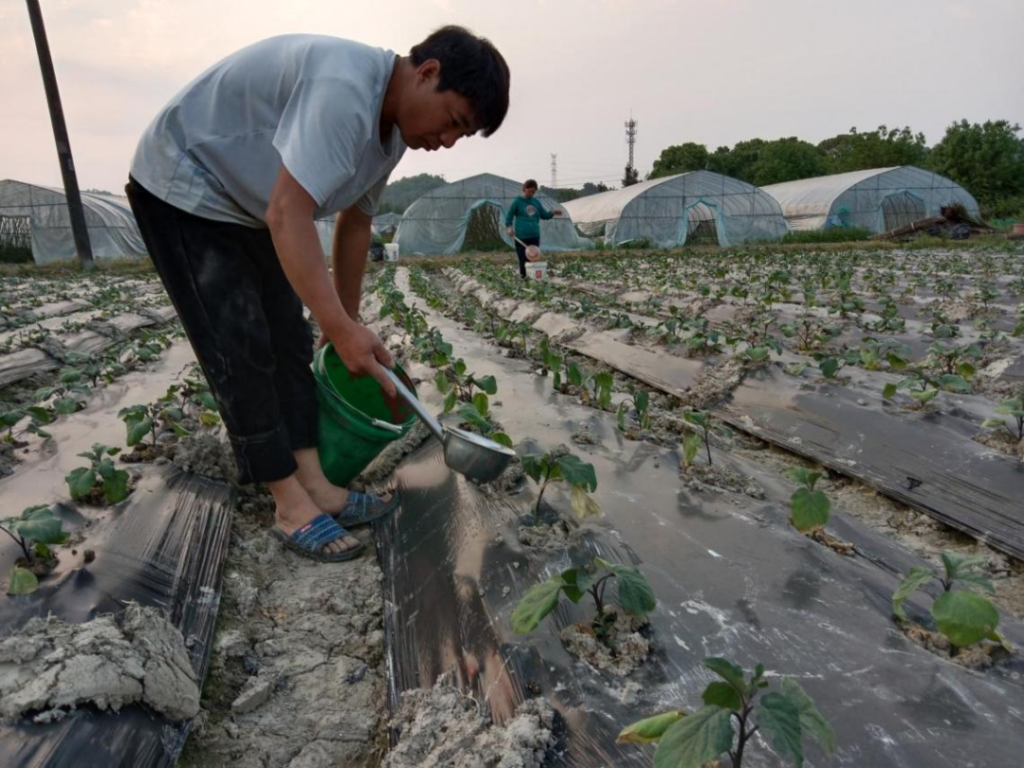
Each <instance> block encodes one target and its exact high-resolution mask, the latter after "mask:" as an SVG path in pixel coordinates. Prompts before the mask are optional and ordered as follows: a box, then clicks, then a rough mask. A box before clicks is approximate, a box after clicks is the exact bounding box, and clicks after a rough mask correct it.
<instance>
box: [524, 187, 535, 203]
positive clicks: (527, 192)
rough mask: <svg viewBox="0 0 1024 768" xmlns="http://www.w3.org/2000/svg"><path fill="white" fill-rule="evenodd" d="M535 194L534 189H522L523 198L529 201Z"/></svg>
mask: <svg viewBox="0 0 1024 768" xmlns="http://www.w3.org/2000/svg"><path fill="white" fill-rule="evenodd" d="M536 194H537V188H536V187H523V197H525V198H526V199H527V200H529V199H530V198H531V197H533V196H534V195H536Z"/></svg>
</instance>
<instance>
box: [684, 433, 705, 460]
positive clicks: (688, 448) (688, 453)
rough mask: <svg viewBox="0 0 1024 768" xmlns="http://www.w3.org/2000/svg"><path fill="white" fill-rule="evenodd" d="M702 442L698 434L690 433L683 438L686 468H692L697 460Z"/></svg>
mask: <svg viewBox="0 0 1024 768" xmlns="http://www.w3.org/2000/svg"><path fill="white" fill-rule="evenodd" d="M702 442H703V441H702V439H701V436H700V435H698V434H697V433H696V432H689V433H687V434H686V436H685V437H684V438H683V463H684V464H685V465H686V466H690V465H691V464H692V463H693V460H694V459H695V458H697V453H698V452H700V446H701V444H702Z"/></svg>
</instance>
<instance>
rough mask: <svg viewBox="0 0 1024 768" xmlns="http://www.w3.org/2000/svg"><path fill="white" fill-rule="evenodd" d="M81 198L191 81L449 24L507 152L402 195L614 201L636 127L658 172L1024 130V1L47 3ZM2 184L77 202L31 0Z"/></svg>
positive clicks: (429, 159) (452, 169) (412, 37)
mask: <svg viewBox="0 0 1024 768" xmlns="http://www.w3.org/2000/svg"><path fill="white" fill-rule="evenodd" d="M42 5H43V12H44V15H45V19H46V24H47V29H48V33H49V37H50V45H51V48H52V51H53V56H54V60H55V66H56V70H57V77H58V79H59V82H60V88H61V95H62V97H63V101H64V109H65V113H66V116H67V122H68V129H69V131H70V134H71V146H72V150H73V152H74V155H75V164H76V166H77V168H78V175H79V183H80V184H81V186H82V187H83V188H90V187H91V188H100V189H108V190H115V191H120V190H121V189H122V188H123V186H124V182H125V177H126V174H127V169H128V163H129V160H130V158H131V155H132V152H133V151H134V148H135V143H136V141H137V139H138V137H139V135H140V133H141V132H142V130H143V128H144V127H145V126H146V124H147V123H148V122H149V121H150V119H151V118H152V117H153V115H154V114H155V113H156V112H157V111H158V110H159V108H160V107H161V106H162V105H163V104H164V103H165V102H166V101H167V100H168V99H169V98H170V97H171V96H172V95H173V94H174V93H175V92H176V91H177V90H178V89H179V88H180V87H181V86H182V85H184V84H185V83H186V82H188V81H189V80H190V79H192V78H193V77H194V76H195V75H197V74H198V73H199V72H200V71H202V70H203V69H205V68H206V67H207V66H209V65H210V64H212V63H214V62H215V61H217V60H218V59H220V58H222V57H223V56H225V55H227V54H229V53H231V52H233V51H235V50H237V49H238V48H241V47H243V46H245V45H247V44H249V43H252V42H255V41H257V40H260V39H262V38H265V37H270V36H273V35H276V34H282V33H287V32H315V33H322V34H330V35H336V36H339V37H349V38H352V39H356V40H360V41H363V42H366V43H370V44H373V45H379V46H381V47H385V48H390V49H392V50H395V51H397V52H399V53H402V54H405V53H407V52H408V50H409V48H410V47H411V46H412V45H414V44H415V43H416V42H418V41H419V40H421V39H422V38H423V37H425V36H426V34H428V33H429V32H430V31H431V30H433V29H434V28H436V27H438V26H440V25H442V24H449V23H458V24H463V25H465V26H468V27H470V28H471V29H473V30H474V31H475V32H477V33H478V34H482V35H484V36H487V37H489V38H490V39H491V40H492V41H493V42H494V43H495V44H496V45H497V46H498V48H499V49H500V50H501V51H502V53H503V54H504V56H505V58H506V59H507V60H508V62H509V66H510V67H511V69H512V106H511V109H510V112H509V116H508V118H507V119H506V121H505V124H504V126H503V127H502V128H501V130H500V131H498V133H497V134H496V135H495V136H493V137H492V138H490V139H482V138H472V139H468V140H465V141H463V142H460V143H459V144H458V145H456V147H455V148H454V149H452V150H449V151H441V152H437V153H432V154H430V155H427V154H426V153H423V152H408V153H407V154H406V157H405V159H404V160H403V161H402V164H401V165H400V166H399V167H398V169H397V170H396V171H395V174H394V175H393V176H392V179H397V178H399V177H402V176H407V175H412V174H416V173H421V172H430V173H440V174H443V175H444V176H445V178H447V179H448V180H454V179H458V178H462V177H464V176H470V175H473V174H475V173H481V172H484V171H489V172H492V173H498V174H502V175H505V176H509V177H512V178H515V179H524V178H526V177H528V176H534V177H536V178H537V179H538V180H539V181H541V183H548V182H549V180H550V176H551V171H550V165H551V162H550V155H551V154H552V153H557V155H558V179H559V185H560V186H579V185H580V184H582V183H583V182H584V181H587V180H593V181H598V180H604V181H606V182H609V183H610V182H615V181H616V180H618V179H620V178H621V176H622V168H623V166H624V165H625V163H626V144H625V135H624V128H623V122H624V121H625V120H626V119H627V118H628V117H629V114H630V111H632V114H633V117H634V118H635V119H636V120H637V121H638V123H639V136H638V141H637V150H636V165H637V167H638V169H639V170H640V173H641V174H645V173H647V172H648V171H649V170H650V168H651V164H652V163H653V162H654V160H655V158H656V157H657V156H658V154H659V153H660V151H661V150H662V149H663V148H664V147H665V146H667V145H669V144H678V143H681V142H684V141H696V142H701V143H704V144H707V145H708V147H709V148H711V149H714V148H715V147H717V146H720V145H731V144H734V143H735V142H737V141H740V140H743V139H749V138H753V137H760V138H778V137H781V136H793V135H796V136H799V137H801V138H804V139H807V140H810V141H814V142H817V141H820V140H821V139H823V138H826V137H828V136H832V135H835V134H836V133H839V132H843V131H846V130H848V129H849V128H850V127H851V126H857V127H858V128H859V129H861V130H870V129H873V128H875V127H877V126H878V125H879V124H882V123H884V124H886V125H889V126H895V125H905V124H907V125H910V126H911V127H912V128H913V129H914V130H915V131H923V132H924V133H925V135H926V137H927V139H928V142H929V144H933V143H935V142H936V141H938V140H939V139H940V138H941V137H942V134H943V131H944V130H945V127H946V126H947V125H948V124H949V123H950V122H951V121H953V120H958V119H960V118H967V119H968V120H971V121H984V120H986V119H999V118H1005V119H1008V120H1011V121H1014V122H1021V123H1024V0H973V1H972V0H959V1H957V2H947V1H946V0H769V1H765V0H637V1H636V2H628V1H627V0H515V1H514V2H513V1H512V0H504V1H503V2H500V3H498V2H483V1H481V0H473V1H470V0H371V1H370V2H355V1H354V0H342V1H341V2H338V1H337V0H42ZM0 52H2V54H0V56H2V58H0V96H2V103H0V115H2V117H0V179H2V178H14V179H19V180H22V181H29V182H34V183H39V184H48V185H59V184H60V171H59V169H58V166H57V161H56V153H55V150H54V145H53V136H52V133H51V129H50V124H49V118H48V116H47V110H46V101H45V98H44V95H43V87H42V82H41V79H40V76H39V66H38V60H37V59H36V54H35V49H34V47H33V43H32V35H31V30H30V28H29V22H28V15H27V12H26V10H25V4H24V2H22V1H21V0H0Z"/></svg>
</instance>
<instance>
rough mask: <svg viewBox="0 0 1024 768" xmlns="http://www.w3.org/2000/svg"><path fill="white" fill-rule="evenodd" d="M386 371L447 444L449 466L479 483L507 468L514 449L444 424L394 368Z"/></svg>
mask: <svg viewBox="0 0 1024 768" xmlns="http://www.w3.org/2000/svg"><path fill="white" fill-rule="evenodd" d="M384 371H385V372H386V373H387V375H388V378H389V379H391V383H392V384H394V385H395V389H397V390H398V394H399V395H401V396H402V399H404V400H405V401H406V402H407V403H408V404H409V406H410V407H411V408H412V409H413V411H415V412H416V415H417V416H419V417H420V419H421V420H422V421H423V423H424V424H426V425H427V426H428V427H429V428H430V431H431V432H432V433H433V434H434V437H436V438H437V439H438V440H440V441H441V444H442V445H443V446H444V463H445V464H447V465H448V467H449V468H450V469H454V470H455V471H456V472H458V473H460V474H462V475H465V476H466V477H468V478H469V479H470V480H476V481H477V482H478V483H489V482H490V481H491V480H494V479H495V478H497V477H498V476H499V475H500V474H501V473H502V472H504V471H505V468H506V467H507V466H508V465H509V462H511V461H512V459H513V458H514V457H515V455H516V452H515V451H513V450H512V449H511V448H506V447H505V446H504V445H501V444H500V443H496V442H494V441H493V440H491V439H489V438H486V437H483V436H482V435H477V434H474V433H472V432H466V431H465V430H463V429H458V428H456V427H442V426H441V424H440V423H439V422H438V420H437V419H435V418H434V417H433V416H432V415H431V413H430V411H428V410H427V408H426V406H424V405H423V403H421V402H420V401H419V400H418V399H417V398H416V395H414V394H413V393H412V392H410V391H409V388H408V387H406V386H405V382H403V381H402V380H401V379H400V378H398V376H397V375H396V374H395V372H394V371H392V370H391V369H390V368H385V369H384Z"/></svg>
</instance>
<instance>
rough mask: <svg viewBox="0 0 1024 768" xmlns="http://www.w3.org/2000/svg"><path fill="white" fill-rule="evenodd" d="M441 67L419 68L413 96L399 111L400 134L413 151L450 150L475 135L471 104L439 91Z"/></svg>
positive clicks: (424, 65)
mask: <svg viewBox="0 0 1024 768" xmlns="http://www.w3.org/2000/svg"><path fill="white" fill-rule="evenodd" d="M440 67H441V65H440V63H439V62H437V61H436V60H434V59H430V60H429V61H425V62H423V63H422V64H421V65H420V66H419V67H417V69H416V78H415V81H414V84H413V87H412V89H411V92H410V93H409V94H408V97H407V98H405V99H403V103H402V105H401V106H400V108H399V114H398V130H399V131H401V133H402V141H404V142H405V144H406V146H407V147H409V148H410V149H425V150H427V151H428V152H432V151H434V150H437V149H441V148H444V149H451V147H453V146H455V142H457V141H458V140H459V139H461V138H463V137H465V136H472V135H473V134H474V133H476V119H475V115H474V113H473V108H472V106H471V105H470V103H469V100H468V99H466V97H464V96H460V95H459V94H458V93H456V92H455V91H443V92H439V91H438V90H437V84H438V82H439V81H440V71H441V70H440Z"/></svg>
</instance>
